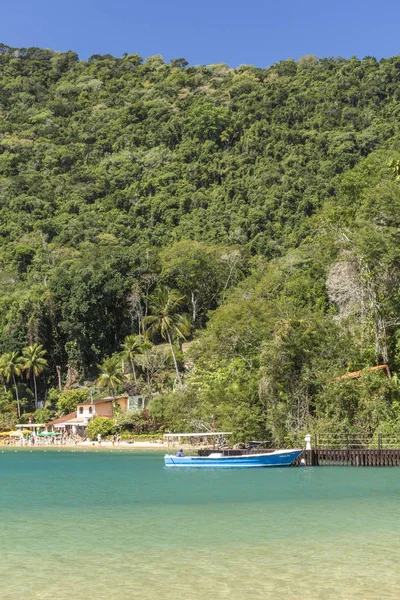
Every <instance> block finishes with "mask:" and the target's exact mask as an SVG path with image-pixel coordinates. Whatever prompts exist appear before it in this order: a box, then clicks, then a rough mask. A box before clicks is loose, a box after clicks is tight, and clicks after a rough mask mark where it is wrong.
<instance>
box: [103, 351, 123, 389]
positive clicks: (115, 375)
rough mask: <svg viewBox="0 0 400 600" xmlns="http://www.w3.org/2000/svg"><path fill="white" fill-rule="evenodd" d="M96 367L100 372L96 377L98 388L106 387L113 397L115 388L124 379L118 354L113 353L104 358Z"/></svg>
mask: <svg viewBox="0 0 400 600" xmlns="http://www.w3.org/2000/svg"><path fill="white" fill-rule="evenodd" d="M98 367H99V369H100V370H101V373H100V375H99V377H98V379H97V385H98V386H99V388H100V389H108V390H109V392H111V395H112V397H113V399H114V396H115V390H116V389H117V387H118V386H119V385H121V383H122V382H123V380H124V375H123V373H122V369H121V363H120V358H119V356H118V355H117V354H115V355H114V356H110V358H106V359H104V361H103V363H102V364H101V365H98Z"/></svg>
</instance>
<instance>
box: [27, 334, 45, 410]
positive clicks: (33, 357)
mask: <svg viewBox="0 0 400 600" xmlns="http://www.w3.org/2000/svg"><path fill="white" fill-rule="evenodd" d="M45 354H46V350H44V348H43V346H42V344H33V345H32V346H27V347H26V348H23V350H22V358H23V359H24V361H25V364H24V370H25V372H26V378H27V379H30V377H31V375H32V376H33V386H34V390H35V409H36V410H37V409H38V397H37V385H36V377H38V375H40V373H42V372H43V371H44V370H45V368H46V367H47V360H46V359H45V358H44V356H45Z"/></svg>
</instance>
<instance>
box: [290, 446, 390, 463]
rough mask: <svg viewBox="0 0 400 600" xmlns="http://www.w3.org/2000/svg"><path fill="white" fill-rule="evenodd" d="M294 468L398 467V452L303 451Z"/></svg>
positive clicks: (364, 449) (383, 450) (384, 450)
mask: <svg viewBox="0 0 400 600" xmlns="http://www.w3.org/2000/svg"><path fill="white" fill-rule="evenodd" d="M293 466H295V467H300V466H307V467H333V466H337V467H400V450H392V449H382V450H370V449H368V448H363V449H361V450H360V449H358V450H355V449H350V450H347V449H346V450H338V449H333V450H330V449H322V448H318V449H316V450H304V452H303V454H302V455H301V456H300V457H299V458H298V459H297V460H296V462H295V463H294V465H293Z"/></svg>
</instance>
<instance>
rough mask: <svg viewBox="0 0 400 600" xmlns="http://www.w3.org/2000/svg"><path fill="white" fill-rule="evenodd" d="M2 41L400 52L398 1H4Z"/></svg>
mask: <svg viewBox="0 0 400 600" xmlns="http://www.w3.org/2000/svg"><path fill="white" fill-rule="evenodd" d="M1 4H2V6H1V14H0V42H2V43H4V44H8V45H10V46H18V47H28V46H39V47H44V48H52V49H53V50H60V51H65V50H74V51H76V52H77V53H78V54H79V56H80V57H81V58H88V57H89V56H90V55H91V54H106V53H109V54H113V55H115V56H121V55H122V53H123V52H128V53H131V52H136V53H138V54H140V55H141V56H143V57H146V56H150V55H152V54H162V55H163V56H164V58H165V59H166V60H169V59H171V58H178V57H184V58H186V60H188V61H189V62H190V63H191V64H210V63H219V62H225V63H228V64H229V65H230V66H231V67H235V66H238V65H240V64H255V65H257V66H260V67H265V66H268V65H271V64H273V63H274V62H276V61H278V60H282V59H286V58H295V59H297V58H299V57H300V56H302V55H304V54H316V55H317V56H319V57H323V56H325V57H326V56H343V57H350V56H353V55H356V56H358V57H360V58H361V57H363V56H367V55H372V56H376V57H377V58H382V57H384V56H393V55H395V54H399V53H400V36H399V32H400V2H399V0H381V2H378V1H377V0H363V1H361V0H331V1H330V2H326V1H324V0H286V1H283V0H244V1H242V2H238V0H230V1H228V0H198V1H197V2H196V1H195V0H185V1H184V0H171V1H168V0H150V1H148V2H145V1H141V2H138V1H137V0H130V1H128V0H67V1H63V2H60V1H59V0H18V1H16V2H12V1H11V0H8V1H6V0H4V2H2V3H1Z"/></svg>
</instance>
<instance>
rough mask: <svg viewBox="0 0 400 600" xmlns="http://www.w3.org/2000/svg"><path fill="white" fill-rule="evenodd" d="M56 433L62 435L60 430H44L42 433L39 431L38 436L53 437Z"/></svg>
mask: <svg viewBox="0 0 400 600" xmlns="http://www.w3.org/2000/svg"><path fill="white" fill-rule="evenodd" d="M55 435H61V433H58V431H42V433H38V437H53V436H55Z"/></svg>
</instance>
